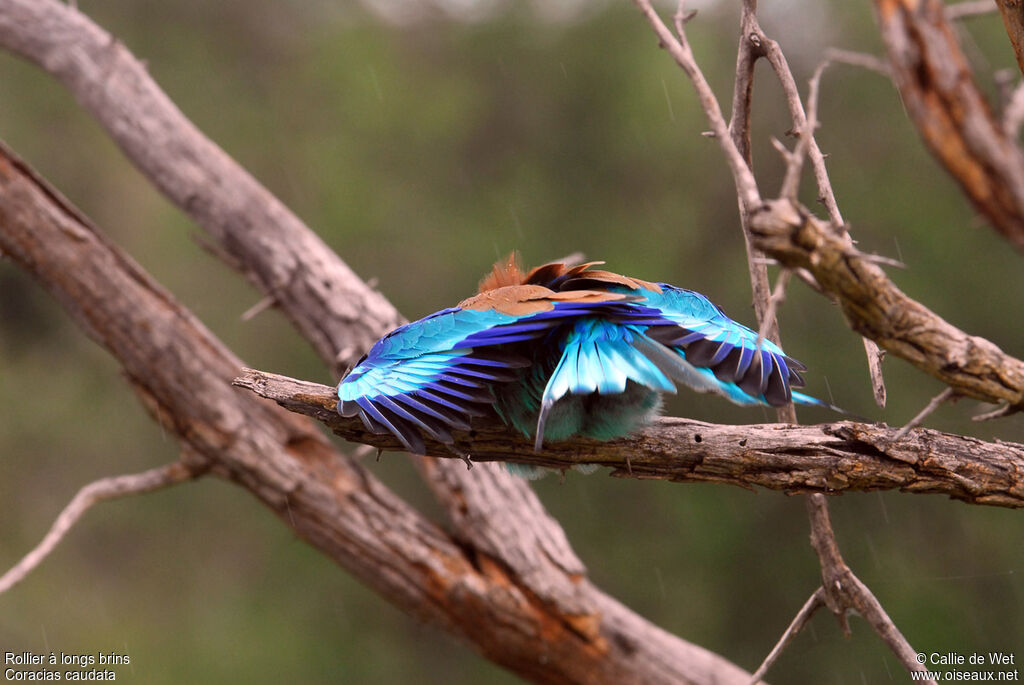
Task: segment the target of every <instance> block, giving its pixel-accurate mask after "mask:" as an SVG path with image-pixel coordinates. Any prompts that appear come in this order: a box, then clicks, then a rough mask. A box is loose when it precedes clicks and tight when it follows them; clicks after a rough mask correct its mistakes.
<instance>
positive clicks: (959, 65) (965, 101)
mask: <svg viewBox="0 0 1024 685" xmlns="http://www.w3.org/2000/svg"><path fill="white" fill-rule="evenodd" d="M1000 4H1001V5H1004V4H1005V5H1013V6H1014V8H1013V9H1007V10H1004V12H1003V17H1004V20H1006V19H1007V17H1008V16H1009V19H1008V20H1007V21H1008V30H1009V31H1010V35H1011V37H1013V36H1015V35H1017V36H1019V32H1018V33H1016V34H1015V32H1014V30H1013V25H1017V26H1018V27H1019V24H1020V12H1021V9H1020V6H1019V3H1000ZM875 7H876V9H877V15H878V21H879V24H880V29H881V33H882V39H883V40H884V42H885V46H886V49H887V51H888V53H889V61H890V63H891V64H892V73H893V78H894V80H895V82H896V86H897V87H898V88H899V90H900V95H901V96H902V101H903V106H904V107H905V108H906V110H907V113H908V114H909V115H910V118H911V119H912V120H913V121H914V124H915V125H916V126H917V129H918V132H919V133H920V134H921V137H922V138H923V139H924V141H925V143H926V144H927V146H928V147H929V149H930V150H931V151H932V154H934V155H935V156H936V157H937V158H938V159H939V161H940V162H941V163H942V164H943V166H944V167H945V168H946V171H947V172H948V173H949V174H950V175H951V176H952V177H953V178H954V179H956V181H957V182H958V183H959V184H960V186H961V187H962V188H963V190H964V192H965V193H966V195H967V197H968V198H970V200H971V202H972V203H973V204H974V207H975V208H976V209H977V210H978V211H979V212H981V213H982V214H983V215H984V216H985V217H986V218H987V219H988V220H989V221H990V222H991V223H992V225H993V227H995V229H996V230H997V231H999V232H1000V233H1002V234H1003V236H1005V237H1006V238H1007V239H1008V240H1009V241H1010V242H1011V243H1013V244H1014V245H1015V246H1016V247H1017V249H1019V250H1022V251H1024V153H1022V152H1021V149H1020V147H1019V146H1018V145H1017V141H1016V140H1015V139H1013V138H1010V137H1008V136H1007V135H1006V134H1005V133H1004V131H1003V128H1002V126H1000V124H999V122H998V121H997V120H996V117H995V116H993V114H992V111H991V109H990V107H989V105H988V102H987V101H986V100H985V98H984V97H983V96H982V94H981V92H980V91H979V90H978V87H977V85H976V84H975V82H974V78H973V75H972V73H971V68H970V66H969V64H968V63H967V59H966V57H965V56H964V54H963V51H962V50H961V49H960V44H959V41H958V40H957V36H956V32H955V31H954V30H953V28H952V27H951V26H950V24H949V20H948V18H947V14H946V12H945V8H944V6H943V4H942V3H941V2H939V0H875ZM1014 47H1015V49H1016V48H1017V45H1016V44H1015V46H1014ZM1017 52H1018V58H1019V54H1020V52H1019V50H1018V51H1017Z"/></svg>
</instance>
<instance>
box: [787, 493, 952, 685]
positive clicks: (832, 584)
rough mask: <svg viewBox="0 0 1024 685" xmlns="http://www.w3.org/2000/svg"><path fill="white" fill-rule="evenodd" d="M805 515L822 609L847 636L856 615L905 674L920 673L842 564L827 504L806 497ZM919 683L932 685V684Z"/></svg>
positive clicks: (864, 588) (911, 651)
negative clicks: (818, 576) (818, 575)
mask: <svg viewBox="0 0 1024 685" xmlns="http://www.w3.org/2000/svg"><path fill="white" fill-rule="evenodd" d="M805 499H806V502H807V513H808V515H809V516H810V520H811V546H812V547H814V551H815V552H816V553H817V554H818V561H819V563H820V564H821V583H822V585H821V587H822V590H823V591H824V592H823V594H824V600H825V605H826V606H828V608H829V609H831V610H832V613H833V614H835V616H836V618H837V619H838V620H839V624H840V626H842V629H843V632H844V633H845V634H846V635H849V634H850V626H849V624H848V622H847V616H848V615H849V613H850V612H857V613H858V614H860V615H861V617H863V618H864V620H866V621H867V622H868V623H869V624H871V627H872V628H874V630H875V633H877V634H878V636H879V637H880V638H882V641H883V642H885V644H887V645H888V646H889V648H890V649H891V650H892V651H893V653H894V654H895V655H896V656H897V657H898V658H899V660H900V661H901V662H902V663H903V666H904V668H906V669H907V670H908V671H923V670H924V666H922V665H921V664H920V663H918V661H917V659H916V654H917V653H916V652H915V651H914V648H913V647H911V646H910V643H909V642H907V639H906V638H905V637H903V634H902V633H901V632H900V631H899V629H898V628H897V627H896V624H895V623H893V620H892V619H891V618H889V615H888V614H887V613H885V609H883V608H882V605H881V604H880V603H879V602H878V599H877V598H876V597H875V595H874V594H873V593H872V592H871V590H869V589H868V587H867V586H866V585H864V583H862V582H861V580H860V579H859V578H858V577H857V576H855V575H854V573H853V571H851V570H850V567H849V566H847V565H846V562H845V561H843V557H842V555H841V554H840V553H839V546H838V545H837V544H836V538H835V532H834V531H833V530H832V521H831V519H830V517H829V514H828V503H827V500H826V499H825V496H824V495H822V494H813V495H807V497H806V498H805ZM921 682H927V683H933V685H934V683H935V681H934V680H923V681H921Z"/></svg>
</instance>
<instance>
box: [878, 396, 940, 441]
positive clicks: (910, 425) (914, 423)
mask: <svg viewBox="0 0 1024 685" xmlns="http://www.w3.org/2000/svg"><path fill="white" fill-rule="evenodd" d="M954 394H955V393H954V391H953V388H946V389H945V390H943V391H942V392H940V393H939V394H938V395H936V396H935V397H933V398H932V399H931V400H930V401H929V402H928V404H927V405H925V408H924V409H922V410H921V411H920V412H918V414H917V416H915V417H914V418H912V419H910V421H907V425H905V426H903V428H900V429H899V430H898V431H896V435H894V436H892V439H893V440H902V439H903V438H904V437H906V435H907V433H909V432H910V431H911V430H912V429H914V428H917V427H918V426H920V425H921V424H922V423H923V422H924V420H925V419H926V418H928V416H929V415H931V413H932V412H934V411H935V410H936V409H938V408H939V405H941V404H942V403H944V402H946V401H948V400H949V399H950V398H951V397H953V396H954Z"/></svg>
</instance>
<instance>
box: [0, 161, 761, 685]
mask: <svg viewBox="0 0 1024 685" xmlns="http://www.w3.org/2000/svg"><path fill="white" fill-rule="evenodd" d="M0 251H2V252H3V253H4V254H5V255H6V256H8V257H9V258H10V259H12V260H13V261H14V262H15V263H17V264H19V265H21V266H22V267H24V268H25V269H26V270H27V271H29V273H30V274H31V275H32V276H33V277H35V278H36V280H38V281H39V282H40V283H41V284H42V285H43V286H44V287H45V288H46V289H47V290H49V291H50V292H51V293H52V294H53V295H54V297H55V298H56V299H57V300H58V301H59V302H60V303H61V304H62V305H63V306H64V308H65V309H66V310H67V312H68V314H69V315H70V316H71V317H72V318H73V319H74V320H75V321H76V322H77V323H78V324H79V325H81V326H82V327H83V329H84V330H85V331H86V332H87V333H88V334H89V335H90V336H91V337H92V338H93V339H94V340H96V341H97V342H98V343H100V344H101V345H103V346H104V347H105V348H107V349H108V350H109V351H110V352H111V353H112V354H113V355H114V356H115V357H116V358H117V359H118V361H119V362H120V364H121V365H122V367H123V369H124V372H125V376H126V377H127V378H128V380H129V382H130V383H131V385H132V388H133V390H134V391H135V392H136V393H137V394H138V395H139V397H140V399H141V400H142V402H143V404H144V405H145V406H146V408H147V409H148V410H149V411H150V413H151V414H153V416H154V417H155V418H157V420H158V421H160V422H161V424H162V425H164V426H165V427H166V429H167V430H168V431H169V432H171V433H173V434H174V435H176V436H177V437H178V439H179V440H180V441H181V442H182V443H183V445H186V446H187V448H188V449H189V450H191V451H193V452H194V453H195V454H196V455H198V456H199V457H200V458H202V459H204V460H206V461H207V462H208V463H209V465H210V472H211V473H213V474H214V475H218V476H221V477H223V478H225V479H227V480H230V481H233V482H236V483H238V484H240V485H242V486H243V487H244V488H246V489H247V490H249V491H250V492H252V493H253V495H255V496H256V497H257V498H258V499H260V500H261V501H262V502H263V503H264V504H265V505H267V506H268V507H269V508H270V509H271V510H272V511H274V512H275V513H276V514H277V515H278V516H279V517H280V518H281V519H282V520H283V522H284V523H285V524H286V525H288V526H290V527H291V528H293V529H294V530H295V531H296V533H297V534H298V535H299V536H301V537H302V538H304V539H305V540H306V541H307V542H309V543H310V544H311V545H313V546H314V547H316V548H317V549H319V550H320V551H322V552H323V553H324V554H326V555H327V556H329V557H330V558H332V559H333V560H334V561H336V562H337V563H338V564H339V565H341V566H342V567H344V568H346V569H348V570H349V571H350V572H351V573H353V574H354V575H355V576H356V577H358V578H359V579H361V580H362V581H363V582H364V583H366V584H367V585H368V586H369V587H371V588H373V589H374V590H376V591H377V592H379V593H380V594H381V595H383V596H384V597H385V598H387V599H388V600H390V601H391V602H393V603H394V604H396V605H397V606H398V607H399V608H401V609H402V610H404V611H406V612H407V613H409V614H411V615H413V616H416V617H419V618H421V619H422V620H425V621H428V622H430V623H431V624H432V625H434V626H437V627H439V628H441V629H443V630H446V631H448V632H450V633H452V634H453V635H455V636H458V637H460V638H461V639H463V640H464V641H465V642H466V643H468V644H469V645H471V646H472V647H473V648H474V649H476V650H477V651H478V652H480V653H481V654H483V655H484V656H485V657H487V658H490V659H492V660H493V661H495V662H496V663H498V664H500V665H502V666H504V667H506V668H508V669H510V670H512V671H514V672H515V673H518V674H519V675H521V676H522V677H524V678H527V679H529V680H534V681H537V682H598V683H620V682H623V681H625V680H627V679H629V678H634V677H641V678H643V679H645V680H647V681H649V682H656V683H675V682H684V683H719V682H730V683H740V682H745V680H746V679H747V677H748V676H747V674H746V673H745V672H744V671H742V670H741V669H739V668H737V667H736V666H734V665H733V664H731V663H729V662H728V661H726V660H724V659H722V658H721V657H719V656H717V655H715V654H713V653H711V652H708V651H707V650H704V649H702V648H700V647H698V646H695V645H692V644H689V643H687V642H684V641H682V640H680V639H678V638H676V637H674V636H671V635H668V634H667V633H665V632H664V631H662V630H660V629H658V628H656V627H655V626H652V625H651V624H650V623H648V622H646V621H644V620H643V619H642V618H640V617H639V616H636V615H635V614H632V613H631V612H629V610H628V609H625V608H624V607H622V606H621V605H619V604H618V603H617V602H615V601H614V600H613V599H611V598H609V597H607V596H605V595H604V594H603V593H601V592H600V590H598V589H596V588H595V587H593V585H591V584H590V583H589V582H588V581H587V580H586V578H585V576H583V575H582V574H581V573H574V572H572V570H571V564H568V563H566V564H565V565H566V567H567V569H570V570H568V571H567V570H562V569H561V568H560V567H559V566H558V565H557V564H556V563H553V562H552V561H550V560H547V559H541V557H544V556H545V555H546V554H548V553H550V550H551V549H554V548H557V547H558V545H559V541H558V540H557V539H554V538H552V539H551V540H548V541H547V545H546V546H545V547H541V546H539V545H538V546H536V547H529V546H526V545H525V544H524V545H523V546H520V547H519V548H518V549H517V551H518V552H519V553H520V554H521V555H523V557H525V558H522V559H513V560H512V561H511V562H510V563H506V561H505V559H503V558H494V557H491V556H490V555H488V554H487V553H486V551H485V550H483V549H474V548H467V547H466V546H464V545H462V544H459V542H458V541H456V540H453V539H452V538H451V537H450V536H448V535H447V534H446V533H445V532H444V531H442V530H441V529H440V528H439V527H438V526H436V525H435V524H433V523H432V522H430V521H428V520H426V519H425V518H424V517H423V516H422V515H421V514H420V513H418V512H417V511H415V510H414V509H412V508H411V507H410V506H409V505H407V504H406V503H405V502H403V501H402V500H401V499H400V498H398V497H397V496H396V495H394V494H393V493H392V492H391V491H389V490H388V489H387V487H386V486H384V485H383V484H382V483H380V482H379V481H378V480H377V479H376V478H374V477H373V475H372V474H371V473H369V472H368V471H367V470H366V469H364V468H363V467H362V466H360V465H359V464H358V463H356V462H355V461H353V460H351V459H349V458H347V457H345V456H344V455H342V454H341V453H339V452H338V451H336V450H335V449H334V448H333V447H332V446H331V445H330V443H329V442H328V441H327V440H326V438H324V437H323V436H322V435H321V433H320V431H319V430H318V429H317V428H316V426H315V425H313V423H312V422H310V421H309V420H307V419H304V418H302V417H299V416H296V415H294V414H291V413H289V412H287V411H285V410H283V409H281V408H279V407H276V406H274V405H273V404H272V403H269V402H265V401H263V400H260V399H259V398H257V397H254V396H252V395H251V394H249V393H243V392H240V391H238V390H237V389H235V388H232V387H231V379H232V378H233V377H234V376H235V375H237V373H238V371H239V369H240V367H241V363H240V362H239V361H238V359H236V358H235V357H234V356H233V355H232V354H231V353H230V352H229V351H228V350H227V349H225V348H224V346H223V345H222V344H221V342H220V341H219V340H217V339H216V338H215V337H214V336H213V335H212V334H211V333H210V332H209V331H208V330H206V329H205V328H204V327H203V326H202V324H200V323H199V321H198V320H196V319H195V317H193V316H192V315H191V313H189V312H188V311H187V310H186V309H185V308H184V307H182V306H181V305H180V304H179V303H177V302H176V301H175V300H174V299H173V297H172V296H171V295H170V294H169V293H167V292H166V291H164V290H163V289H162V288H161V287H160V286H159V285H158V284H156V283H155V282H154V281H153V280H152V279H151V278H150V277H149V276H148V275H147V274H146V273H145V272H144V271H143V270H142V269H141V268H140V267H139V266H138V265H136V264H135V263H134V262H132V261H131V260H130V259H129V258H128V257H126V256H125V255H124V254H123V253H122V252H121V251H120V250H118V249H117V248H116V247H115V246H113V245H111V244H110V243H109V242H107V240H106V239H105V238H104V237H103V236H102V235H101V234H100V233H99V232H98V231H97V230H96V229H95V228H94V227H93V226H92V225H91V224H90V223H89V222H88V220H87V219H85V218H84V217H83V216H82V215H81V214H80V213H79V212H78V211H77V210H76V209H74V207H72V206H71V205H70V204H69V203H68V202H67V201H66V200H65V199H63V198H62V197H61V196H60V195H59V194H58V193H57V192H56V191H55V190H54V189H53V188H51V187H49V186H48V185H47V184H46V183H45V182H44V181H42V180H41V179H40V178H38V177H37V176H36V175H35V174H34V173H32V172H31V170H30V169H28V167H27V166H26V165H25V164H24V163H23V162H21V161H20V160H18V159H17V158H16V157H14V156H13V154H12V153H10V152H9V151H8V150H6V149H5V148H3V147H2V146H0ZM457 467H458V468H460V469H462V470H464V468H463V467H461V465H457ZM481 470H482V469H474V475H475V474H476V472H477V471H481ZM531 494H532V493H531ZM510 508H511V509H512V511H513V513H520V512H522V513H524V516H525V518H524V520H523V522H522V525H523V526H524V527H526V528H529V527H530V526H532V525H533V523H534V520H535V517H532V516H531V511H530V510H528V509H523V508H522V506H521V505H520V503H518V502H513V503H512V504H511V505H510ZM543 525H544V521H543V520H539V519H538V526H539V527H541V528H542V529H543ZM544 532H547V531H546V530H545V531H544ZM535 535H536V533H533V534H531V535H523V536H521V537H520V538H518V540H519V542H520V543H522V541H523V540H526V541H532V540H533V539H534V536H535ZM495 547H496V548H497V547H498V546H497V545H495ZM501 551H502V552H503V553H504V552H505V551H506V550H505V549H504V548H502V549H501ZM558 562H559V563H565V562H564V559H558ZM522 568H533V569H541V571H540V572H542V573H547V574H551V575H553V574H556V573H563V574H564V575H565V576H566V578H565V579H554V578H553V577H551V575H549V576H544V577H543V578H542V580H538V579H537V578H533V580H534V581H535V582H536V586H534V585H527V584H526V583H525V582H524V581H522V580H521V579H520V578H519V577H518V575H517V573H518V571H517V570H518V569H522ZM534 587H538V588H540V589H542V590H546V593H545V594H544V595H541V594H539V593H536V592H534ZM565 588H572V591H571V592H568V591H566V590H565ZM559 592H563V594H564V595H565V596H557V593H559ZM606 610H607V613H606ZM652 650H659V651H658V653H653V652H652ZM638 674H639V675H638Z"/></svg>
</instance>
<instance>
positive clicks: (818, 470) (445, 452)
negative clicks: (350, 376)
mask: <svg viewBox="0 0 1024 685" xmlns="http://www.w3.org/2000/svg"><path fill="white" fill-rule="evenodd" d="M235 385H237V386H240V387H244V388H248V389H249V390H252V391H253V392H255V393H256V394H258V395H260V396H261V397H265V398H267V399H271V400H274V401H275V402H277V403H278V404H280V405H281V406H282V407H284V408H286V409H288V410H290V411H293V412H297V413H300V414H305V415H306V416H311V417H313V418H315V419H316V420H318V421H320V422H321V423H323V424H325V425H326V426H328V427H329V428H330V429H331V430H332V431H334V432H335V433H336V434H337V435H339V436H341V437H343V438H345V439H346V440H353V441H356V442H361V443H365V444H368V445H375V446H377V447H381V448H385V449H401V447H400V445H399V443H398V441H397V440H396V439H395V438H393V437H392V436H390V435H376V434H373V433H370V432H369V431H367V430H366V428H365V427H364V426H363V424H362V422H361V421H360V420H359V419H358V418H346V417H343V416H341V415H340V414H338V413H337V411H335V404H336V403H337V397H336V395H335V389H334V388H332V387H329V386H326V385H320V384H318V383H309V382H306V381H298V380H295V379H293V378H288V377H287V376H279V375H276V374H270V373H265V372H262V371H255V370H253V369H246V370H245V373H244V374H243V375H242V376H241V377H239V378H237V379H236V380H235ZM897 431H898V429H896V428H892V427H889V426H886V425H882V424H865V423H855V422H852V421H839V422H837V423H824V424H819V425H816V426H790V425H783V424H754V425H740V426H728V425H720V424H713V423H704V422H701V421H693V420H690V419H681V418H668V417H666V418H662V419H659V420H658V421H657V422H656V423H655V424H654V425H653V426H651V427H650V428H648V429H646V430H644V431H641V432H639V433H637V434H636V435H635V436H633V437H630V438H623V439H619V440H613V441H610V442H598V441H596V440H584V439H578V440H572V441H568V442H561V443H549V444H547V445H545V446H544V448H543V449H542V450H540V451H537V452H535V451H534V450H533V444H532V442H531V441H529V440H527V439H525V438H523V437H522V436H521V435H518V434H516V433H513V432H511V431H509V430H508V429H506V428H505V427H504V426H503V425H501V423H500V422H498V421H497V420H496V419H495V420H493V421H490V422H487V421H484V422H482V423H481V424H480V425H476V424H474V427H473V430H472V431H471V432H468V433H465V432H463V433H459V432H456V433H455V434H454V435H455V438H456V445H457V446H458V448H459V450H460V451H465V452H469V453H470V454H471V456H472V460H473V461H484V462H486V461H514V462H519V463H523V464H533V465H538V466H547V467H551V468H556V469H566V468H571V467H572V466H574V465H576V464H598V465H600V466H608V467H611V468H612V469H614V471H613V475H616V476H632V477H635V478H659V479H663V480H673V481H711V482H717V483H728V484H731V485H740V486H745V487H751V486H761V487H765V488H770V489H772V490H783V491H786V492H823V493H831V494H835V493H840V492H847V491H870V490H902V491H905V492H916V493H933V494H944V495H948V496H950V497H952V498H954V499H959V500H963V501H965V502H971V503H974V504H989V505H994V506H1002V507H1021V506H1024V445H1018V444H1015V443H1005V442H1003V443H992V442H985V441H983V440H978V439H975V438H968V437H964V436H960V435H952V434H949V433H942V432H940V431H935V430H928V429H914V430H912V431H910V432H909V433H908V434H907V435H906V436H904V437H902V438H900V439H899V440H894V436H895V435H896V433H897ZM427 453H428V454H429V455H430V456H434V457H449V458H453V459H459V457H458V455H456V454H455V453H454V452H452V451H451V450H449V449H448V448H447V447H445V446H444V445H441V444H440V443H437V442H431V441H427Z"/></svg>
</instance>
